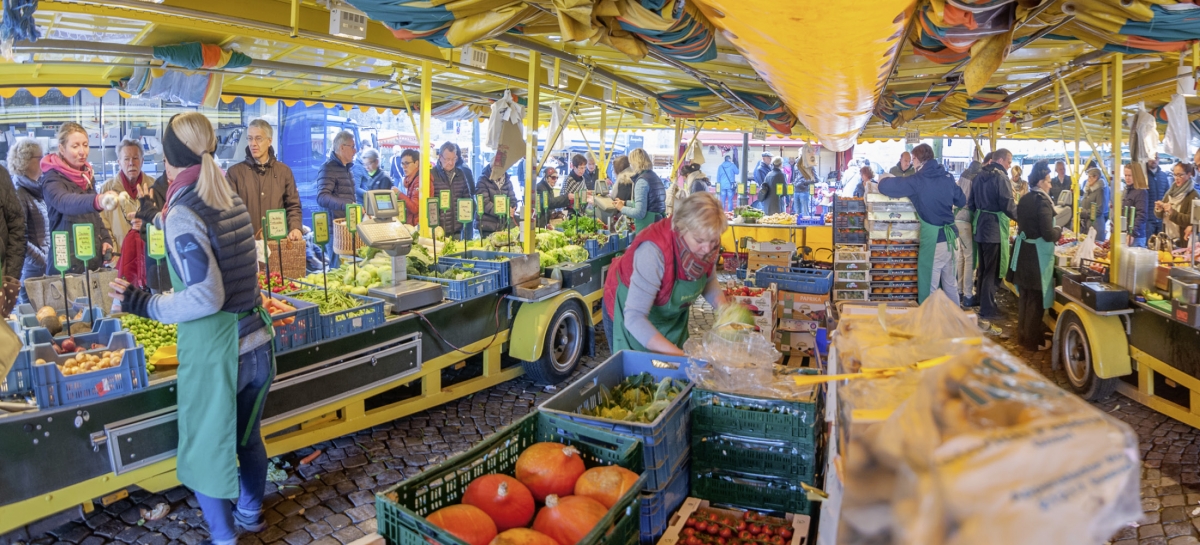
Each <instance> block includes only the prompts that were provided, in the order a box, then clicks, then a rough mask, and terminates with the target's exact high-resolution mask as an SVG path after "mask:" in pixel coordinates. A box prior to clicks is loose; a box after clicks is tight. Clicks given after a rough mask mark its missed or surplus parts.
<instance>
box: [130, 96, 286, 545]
mask: <svg viewBox="0 0 1200 545" xmlns="http://www.w3.org/2000/svg"><path fill="white" fill-rule="evenodd" d="M162 141H163V154H164V156H165V157H166V171H167V177H168V179H169V180H170V185H169V186H168V188H167V200H166V204H165V205H164V206H163V208H162V213H161V215H160V217H159V218H158V219H156V222H157V223H159V224H160V226H161V227H162V228H163V230H164V234H165V236H166V249H167V257H168V264H169V266H170V270H171V281H172V284H173V285H174V292H173V293H170V294H156V295H151V294H150V293H148V292H146V291H143V290H141V289H138V288H136V287H133V286H130V285H129V283H128V282H125V281H123V280H118V281H116V282H113V283H112V284H111V286H112V289H113V294H112V295H113V299H116V300H119V301H121V308H122V309H123V310H124V311H125V312H129V313H131V314H135V315H138V316H143V317H146V318H150V319H152V320H157V321H159V322H162V323H175V324H179V328H178V335H179V341H178V354H179V374H178V378H177V386H178V394H177V398H178V399H177V402H178V416H179V450H178V454H177V460H176V473H177V475H178V477H179V481H180V482H182V483H183V484H184V485H186V486H187V487H188V488H191V489H192V490H193V491H194V492H195V493H196V499H197V500H199V503H200V508H201V509H202V510H203V511H204V519H205V520H206V521H207V522H208V526H209V534H210V535H211V536H212V541H213V542H214V543H216V544H218V545H232V544H234V543H236V542H237V530H236V527H237V526H240V527H242V528H244V529H246V530H249V531H252V532H257V531H260V530H262V529H263V528H265V527H266V522H265V520H264V518H263V516H262V501H263V490H264V487H265V485H266V476H267V453H266V449H265V447H264V445H263V441H262V435H261V433H260V432H259V422H260V420H261V417H262V407H263V403H264V401H265V400H266V394H267V387H268V386H270V384H271V380H272V378H273V377H274V374H275V363H274V356H273V354H272V342H271V337H272V334H273V331H272V329H271V327H270V319H269V317H267V315H266V313H265V312H263V309H262V305H261V296H260V295H259V291H258V255H257V252H256V250H255V247H254V229H253V227H252V225H251V222H250V216H249V214H247V212H246V207H245V205H243V204H242V200H241V199H240V198H238V196H237V195H235V194H234V193H233V191H232V190H231V188H230V186H229V184H228V183H227V182H226V181H225V177H224V176H223V175H222V174H221V170H220V168H218V167H217V164H216V163H215V162H214V161H213V157H212V153H213V150H215V149H216V141H217V140H216V134H215V133H214V132H213V127H212V124H211V123H210V122H209V121H208V119H207V118H206V117H205V116H204V115H203V114H200V113H198V112H192V113H186V114H180V115H177V116H175V117H173V118H171V121H170V122H169V123H168V125H167V129H166V130H165V131H164V134H163V140H162ZM231 500H235V501H236V503H237V508H236V510H235V509H233V504H232V503H231Z"/></svg>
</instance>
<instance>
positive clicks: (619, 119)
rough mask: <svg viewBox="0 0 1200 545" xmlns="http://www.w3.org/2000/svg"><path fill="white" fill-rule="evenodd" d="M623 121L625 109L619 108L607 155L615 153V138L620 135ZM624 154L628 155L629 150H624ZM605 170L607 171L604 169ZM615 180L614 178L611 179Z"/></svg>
mask: <svg viewBox="0 0 1200 545" xmlns="http://www.w3.org/2000/svg"><path fill="white" fill-rule="evenodd" d="M622 121H625V110H621V115H618V116H617V126H616V127H615V128H613V139H612V145H611V146H609V147H608V149H610V150H612V153H610V154H609V155H612V154H615V153H617V138H618V137H620V136H621V122H622ZM625 155H629V150H625ZM605 172H607V171H605ZM613 181H616V180H613Z"/></svg>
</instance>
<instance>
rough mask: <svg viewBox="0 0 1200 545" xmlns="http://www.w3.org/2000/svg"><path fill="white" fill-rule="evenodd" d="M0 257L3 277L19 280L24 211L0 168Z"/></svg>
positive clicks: (23, 249)
mask: <svg viewBox="0 0 1200 545" xmlns="http://www.w3.org/2000/svg"><path fill="white" fill-rule="evenodd" d="M0 208H2V210H0V213H2V214H3V218H2V219H3V220H4V221H0V255H2V256H3V258H4V276H11V277H13V278H17V279H20V278H21V270H22V268H24V264H25V211H24V210H22V209H21V202H20V201H19V200H17V189H16V188H15V187H13V182H12V178H10V177H9V176H8V170H6V169H3V168H0Z"/></svg>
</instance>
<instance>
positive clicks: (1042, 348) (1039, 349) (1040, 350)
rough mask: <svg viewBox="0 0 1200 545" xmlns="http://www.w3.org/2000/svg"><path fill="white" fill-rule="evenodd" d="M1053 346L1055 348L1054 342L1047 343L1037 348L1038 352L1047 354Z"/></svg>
mask: <svg viewBox="0 0 1200 545" xmlns="http://www.w3.org/2000/svg"><path fill="white" fill-rule="evenodd" d="M1051 346H1054V342H1053V341H1046V342H1044V343H1042V344H1041V345H1040V346H1038V347H1037V351H1038V352H1045V351H1047V350H1050V347H1051Z"/></svg>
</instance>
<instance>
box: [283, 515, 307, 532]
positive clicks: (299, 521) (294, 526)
mask: <svg viewBox="0 0 1200 545" xmlns="http://www.w3.org/2000/svg"><path fill="white" fill-rule="evenodd" d="M305 526H308V519H306V518H304V515H292V516H290V517H288V518H286V519H283V521H282V522H280V523H279V528H280V529H282V530H283V531H284V532H295V531H296V530H299V529H301V528H304V527H305Z"/></svg>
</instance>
